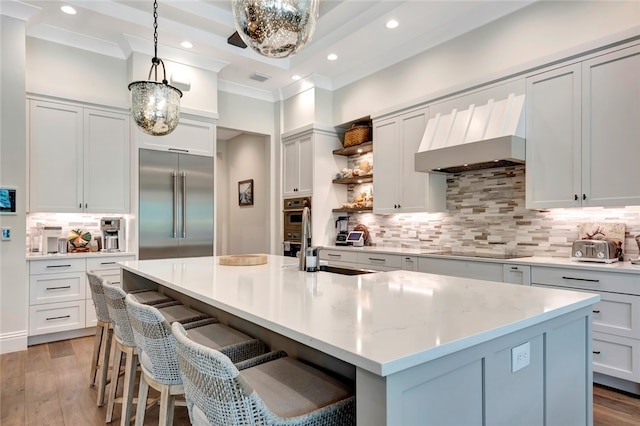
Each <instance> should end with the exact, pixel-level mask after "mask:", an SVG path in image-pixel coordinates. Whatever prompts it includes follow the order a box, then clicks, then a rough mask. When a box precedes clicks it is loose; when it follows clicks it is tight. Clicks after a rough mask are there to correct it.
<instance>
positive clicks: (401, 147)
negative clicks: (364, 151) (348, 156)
mask: <svg viewBox="0 0 640 426" xmlns="http://www.w3.org/2000/svg"><path fill="white" fill-rule="evenodd" d="M427 113H428V108H419V109H416V110H413V111H409V112H405V113H403V114H400V115H397V116H393V117H389V118H384V119H381V120H374V121H373V140H375V141H376V148H375V149H374V151H373V170H374V173H375V174H376V179H374V182H373V193H374V203H373V210H374V212H375V213H380V214H385V213H406V212H426V211H444V210H445V209H446V200H445V197H446V176H445V175H438V174H428V173H420V172H416V171H415V161H414V155H415V153H416V152H418V147H419V146H420V141H421V140H422V135H423V133H424V130H425V128H426V126H427V120H428V114H427Z"/></svg>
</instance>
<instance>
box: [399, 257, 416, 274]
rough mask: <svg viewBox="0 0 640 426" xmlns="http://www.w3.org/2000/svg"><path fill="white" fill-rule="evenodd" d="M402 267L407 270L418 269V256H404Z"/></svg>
mask: <svg viewBox="0 0 640 426" xmlns="http://www.w3.org/2000/svg"><path fill="white" fill-rule="evenodd" d="M402 269H404V270H405V271H417V270H418V258H417V257H416V256H402Z"/></svg>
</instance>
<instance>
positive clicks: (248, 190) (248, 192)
mask: <svg viewBox="0 0 640 426" xmlns="http://www.w3.org/2000/svg"><path fill="white" fill-rule="evenodd" d="M238 205H240V206H252V205H253V179H247V180H241V181H240V182H238Z"/></svg>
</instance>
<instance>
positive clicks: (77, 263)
mask: <svg viewBox="0 0 640 426" xmlns="http://www.w3.org/2000/svg"><path fill="white" fill-rule="evenodd" d="M85 265H86V263H85V261H84V258H83V259H69V258H61V259H46V260H31V261H30V262H29V273H30V274H31V275H35V274H57V273H64V272H84V271H85Z"/></svg>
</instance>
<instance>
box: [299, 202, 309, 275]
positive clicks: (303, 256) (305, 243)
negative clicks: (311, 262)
mask: <svg viewBox="0 0 640 426" xmlns="http://www.w3.org/2000/svg"><path fill="white" fill-rule="evenodd" d="M300 240H301V241H300V243H301V244H300V266H299V268H298V269H300V270H301V271H306V270H307V249H308V248H309V247H310V246H311V211H310V210H309V207H305V208H303V209H302V235H301V236H300Z"/></svg>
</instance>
